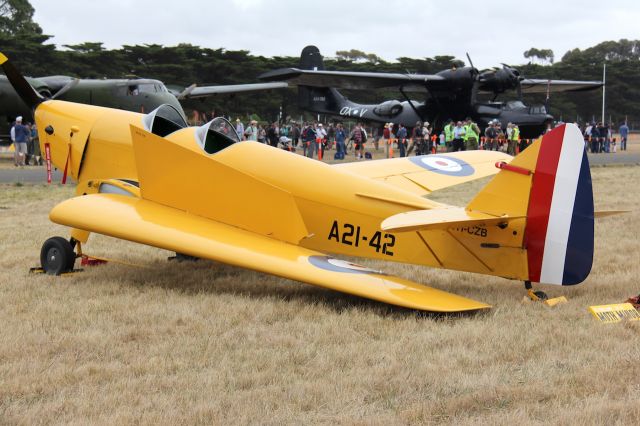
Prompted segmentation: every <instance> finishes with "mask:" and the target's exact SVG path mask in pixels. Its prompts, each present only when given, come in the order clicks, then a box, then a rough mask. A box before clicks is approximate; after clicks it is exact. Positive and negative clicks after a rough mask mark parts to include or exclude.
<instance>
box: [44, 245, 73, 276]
mask: <svg viewBox="0 0 640 426" xmlns="http://www.w3.org/2000/svg"><path fill="white" fill-rule="evenodd" d="M75 261H76V254H75V253H74V251H73V247H72V246H71V243H69V241H67V240H66V239H64V238H62V237H51V238H49V239H48V240H47V241H45V242H44V244H43V245H42V249H41V250H40V264H41V265H42V269H43V270H44V272H45V273H47V274H49V275H60V274H61V273H63V272H67V271H71V270H73V265H74V263H75Z"/></svg>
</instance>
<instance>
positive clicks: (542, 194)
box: [525, 125, 594, 285]
mask: <svg viewBox="0 0 640 426" xmlns="http://www.w3.org/2000/svg"><path fill="white" fill-rule="evenodd" d="M593 238H594V209H593V191H592V185H591V173H590V170H589V161H588V159H587V153H586V150H585V149H584V140H583V137H582V134H581V133H580V130H579V129H578V128H577V127H576V126H574V125H562V126H560V127H557V128H556V129H554V130H552V131H551V132H549V133H548V134H546V135H545V136H544V137H543V138H542V143H541V144H540V151H539V153H538V158H537V161H536V167H535V171H534V173H533V179H532V185H531V192H530V196H529V206H528V210H527V225H526V231H525V248H526V249H527V261H528V269H529V280H530V281H534V282H540V283H546V284H558V285H573V284H578V283H580V282H582V281H584V280H585V279H586V278H587V276H588V275H589V272H590V271H591V265H592V263H593Z"/></svg>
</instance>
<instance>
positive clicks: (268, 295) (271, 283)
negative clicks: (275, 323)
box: [89, 260, 486, 320]
mask: <svg viewBox="0 0 640 426" xmlns="http://www.w3.org/2000/svg"><path fill="white" fill-rule="evenodd" d="M89 268H90V270H92V268H94V267H89ZM96 268H100V269H102V271H100V275H101V276H108V277H109V280H110V281H111V280H113V281H117V282H119V283H122V284H123V285H131V286H135V287H149V286H152V287H156V288H162V289H165V290H170V291H173V292H177V293H180V294H187V295H194V296H195V295H198V294H221V295H222V294H227V295H237V296H241V297H249V298H251V299H255V300H260V299H268V300H271V301H285V302H300V303H303V304H309V305H314V306H320V307H323V308H326V309H330V310H332V311H334V312H337V313H343V312H347V311H352V310H360V311H367V312H371V313H374V314H376V315H379V316H382V317H390V318H393V317H397V318H399V319H400V318H408V317H415V318H427V319H433V320H448V319H458V318H467V317H473V316H482V315H484V314H485V313H483V312H482V311H470V312H456V313H436V312H426V311H420V310H415V309H409V308H402V307H399V306H394V305H389V304H386V303H382V302H377V301H374V300H370V299H366V298H362V297H358V296H354V295H350V294H347V293H342V292H339V291H335V290H330V289H325V288H322V287H316V286H313V285H311V284H306V283H303V282H299V281H293V280H289V279H285V278H280V277H276V276H273V275H269V274H264V273H260V272H256V271H251V270H248V269H244V268H240V267H235V266H231V265H226V264H223V263H217V262H213V261H208V260H198V261H195V262H192V261H185V262H175V261H170V262H169V261H167V262H161V261H160V262H154V263H152V264H150V265H149V267H148V268H136V267H133V266H127V265H116V264H112V265H108V266H98V267H96ZM485 312H486V310H485Z"/></svg>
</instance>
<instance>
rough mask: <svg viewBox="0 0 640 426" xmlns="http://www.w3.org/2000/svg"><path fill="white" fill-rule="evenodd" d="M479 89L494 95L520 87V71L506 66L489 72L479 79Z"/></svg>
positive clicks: (485, 72) (481, 75) (481, 74)
mask: <svg viewBox="0 0 640 426" xmlns="http://www.w3.org/2000/svg"><path fill="white" fill-rule="evenodd" d="M478 81H479V83H480V85H479V89H480V90H484V91H487V92H493V93H504V92H506V91H507V90H513V89H515V88H517V87H518V83H519V81H520V73H519V72H518V70H516V69H514V68H511V67H507V66H506V65H505V66H504V67H503V68H501V69H498V70H495V69H493V70H487V71H483V72H482V73H480V75H479V77H478Z"/></svg>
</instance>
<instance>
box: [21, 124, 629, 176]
mask: <svg viewBox="0 0 640 426" xmlns="http://www.w3.org/2000/svg"><path fill="white" fill-rule="evenodd" d="M612 127H613V126H612V125H607V124H603V123H587V125H586V126H584V128H583V134H584V140H585V145H586V149H588V150H589V151H590V152H592V153H603V152H616V151H617V143H618V139H616V138H615V137H612ZM379 129H380V128H379V127H373V128H370V129H369V132H367V130H366V128H365V126H364V124H363V123H357V124H356V125H355V126H354V127H353V128H352V129H351V130H350V131H348V130H347V129H345V128H344V126H343V124H342V123H337V124H334V123H328V124H327V125H326V126H325V125H324V124H323V123H320V122H317V121H313V122H303V123H301V124H298V123H297V122H295V121H292V122H290V123H288V124H283V125H280V124H279V123H277V122H274V123H271V124H269V125H263V124H258V122H257V121H256V120H250V121H249V122H248V123H247V124H246V126H245V125H244V123H243V122H242V121H241V120H240V119H239V118H238V119H236V120H235V130H236V132H237V134H238V136H239V137H240V138H241V140H248V141H255V142H261V143H265V144H269V145H271V146H273V147H280V148H282V149H285V150H288V151H296V150H297V149H299V148H301V149H302V154H303V155H305V156H307V157H309V158H320V159H321V158H323V157H324V155H325V151H326V150H328V149H335V154H334V159H336V160H343V159H344V158H345V156H346V155H347V153H348V152H349V150H350V149H351V148H353V154H354V156H355V158H356V159H357V160H360V159H363V158H372V155H371V153H370V152H368V151H367V150H366V149H365V144H366V143H367V141H368V139H369V138H370V135H371V139H372V145H373V148H374V149H375V150H376V151H379V149H380V143H381V142H382V144H383V149H384V153H385V156H386V157H387V158H390V157H393V156H394V154H393V152H394V149H397V150H398V151H399V155H400V157H406V156H408V155H411V154H412V153H415V155H424V154H435V153H437V152H439V151H440V152H443V151H445V152H456V151H465V150H476V149H484V150H494V151H497V150H500V151H506V152H507V153H508V154H510V155H516V154H517V153H518V152H519V151H522V150H524V149H525V148H526V147H527V141H525V140H523V139H521V137H520V128H519V127H518V125H517V124H513V123H508V124H507V126H506V127H505V128H504V129H503V127H502V124H501V123H500V121H498V120H493V121H491V122H489V123H488V125H487V126H486V128H485V129H484V132H481V130H480V127H479V126H478V124H477V123H475V122H474V121H473V120H472V119H471V118H467V119H466V120H464V121H453V120H448V121H447V122H446V124H445V126H444V128H443V130H442V132H440V133H439V134H438V133H436V132H435V131H434V130H433V128H432V126H431V125H430V123H429V122H421V121H418V122H416V124H415V126H414V127H413V128H412V129H407V128H406V127H405V126H403V125H402V124H393V123H386V124H384V125H383V126H382V131H381V132H380V130H379ZM618 134H619V143H620V150H621V151H626V149H627V139H628V136H629V127H628V126H627V124H626V123H623V124H621V125H620V127H619V129H618ZM481 135H482V136H481ZM11 141H12V142H13V144H14V146H15V153H14V163H15V165H16V167H23V166H25V165H30V164H33V165H38V164H39V165H42V162H43V161H42V156H41V153H40V144H39V143H38V133H37V130H36V126H35V125H32V124H31V123H24V124H23V122H22V117H17V118H16V120H15V122H14V123H13V125H12V127H11Z"/></svg>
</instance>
